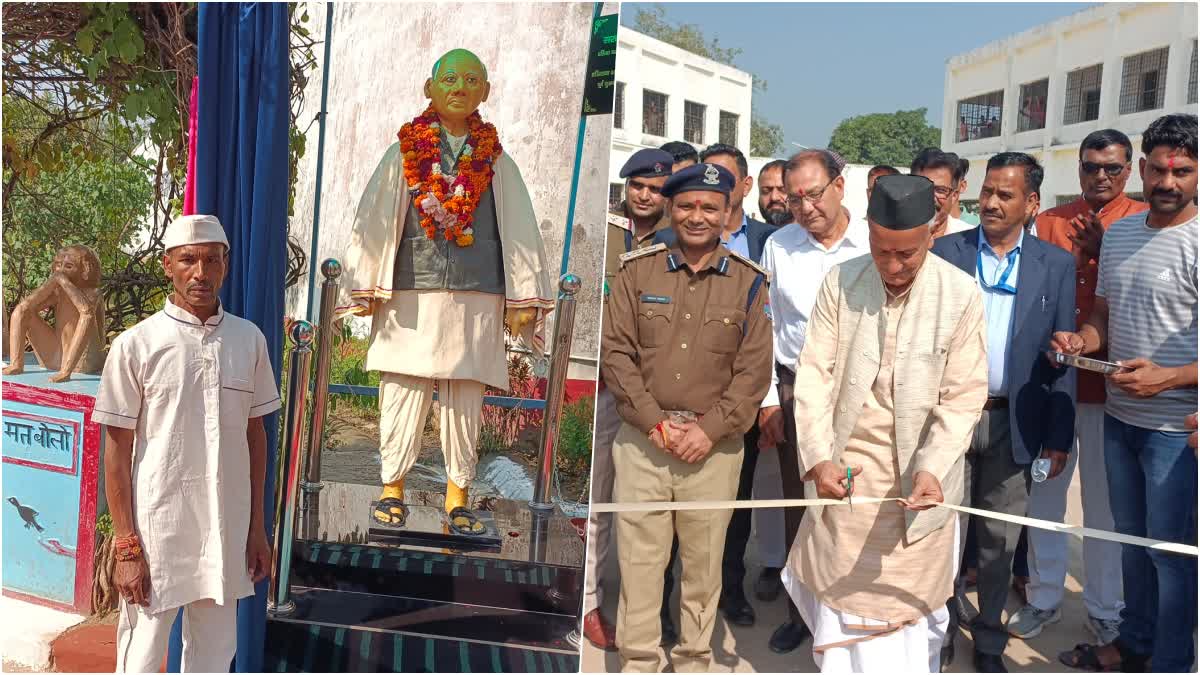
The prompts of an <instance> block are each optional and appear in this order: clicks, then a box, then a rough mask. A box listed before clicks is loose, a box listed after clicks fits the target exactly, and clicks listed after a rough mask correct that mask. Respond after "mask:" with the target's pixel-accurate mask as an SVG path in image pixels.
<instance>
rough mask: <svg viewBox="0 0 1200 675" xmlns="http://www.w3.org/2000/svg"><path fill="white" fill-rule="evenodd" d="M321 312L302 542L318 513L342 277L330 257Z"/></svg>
mask: <svg viewBox="0 0 1200 675" xmlns="http://www.w3.org/2000/svg"><path fill="white" fill-rule="evenodd" d="M321 274H322V275H324V277H325V281H324V283H322V284H321V310H320V312H321V313H320V318H319V319H318V320H317V321H318V323H317V327H318V328H319V332H318V334H317V369H316V373H315V374H314V375H313V407H312V424H311V426H310V427H309V429H308V453H307V455H306V457H305V460H304V467H303V468H304V474H303V478H302V479H301V480H300V490H301V492H302V498H303V500H304V505H303V507H302V508H301V514H302V518H303V520H302V522H303V523H304V525H303V530H302V532H303V534H302V536H303V537H304V538H305V539H315V538H316V536H317V514H318V512H319V511H320V504H321V502H320V499H321V488H323V487H324V485H323V484H322V483H321V451H322V450H323V449H324V444H323V443H324V435H325V418H326V417H327V416H328V408H327V407H326V404H327V401H328V399H329V359H330V358H331V355H332V351H333V309H334V306H335V305H336V304H337V293H338V277H340V276H342V264H341V263H340V262H338V261H337V260H334V259H333V258H327V259H326V260H325V261H324V262H322V263H321Z"/></svg>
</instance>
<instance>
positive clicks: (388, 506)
mask: <svg viewBox="0 0 1200 675" xmlns="http://www.w3.org/2000/svg"><path fill="white" fill-rule="evenodd" d="M371 519H372V520H374V521H375V522H376V523H379V524H380V525H387V526H388V527H404V523H405V521H407V520H408V507H407V506H405V505H404V502H402V501H400V500H399V499H397V498H396V497H387V498H385V499H380V500H379V501H378V502H376V503H375V508H374V509H373V510H372V511H371Z"/></svg>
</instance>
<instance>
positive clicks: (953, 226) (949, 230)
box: [942, 216, 979, 237]
mask: <svg viewBox="0 0 1200 675" xmlns="http://www.w3.org/2000/svg"><path fill="white" fill-rule="evenodd" d="M976 227H979V226H978V225H972V224H970V223H968V222H967V221H965V220H962V219H961V218H955V217H954V216H947V217H946V233H945V234H943V235H942V236H943V237H944V236H946V234H954V233H955V232H965V231H967V230H973V229H975V228H976Z"/></svg>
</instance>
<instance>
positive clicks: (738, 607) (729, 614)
mask: <svg viewBox="0 0 1200 675" xmlns="http://www.w3.org/2000/svg"><path fill="white" fill-rule="evenodd" d="M717 607H718V608H719V609H720V610H721V613H722V614H724V615H725V619H726V620H727V621H728V622H729V623H731V624H733V625H735V626H753V625H754V619H755V616H754V608H753V607H751V606H750V602H749V601H748V600H746V594H745V593H742V586H741V584H736V585H734V586H733V587H731V588H726V589H723V590H722V591H721V599H720V600H719V601H717Z"/></svg>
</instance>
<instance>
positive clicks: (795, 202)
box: [787, 176, 837, 209]
mask: <svg viewBox="0 0 1200 675" xmlns="http://www.w3.org/2000/svg"><path fill="white" fill-rule="evenodd" d="M835 180H837V176H834V177H833V178H831V179H830V180H829V182H828V183H826V184H825V187H823V188H821V189H820V190H817V191H816V192H809V193H806V194H800V195H796V196H792V195H788V198H787V205H788V208H792V209H798V208H800V206H801V205H802V204H803V203H804V202H808V203H809V204H812V205H813V206H816V205H817V202H819V201H821V197H822V195H824V194H825V191H826V190H828V189H829V186H830V185H833V181H835Z"/></svg>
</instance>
